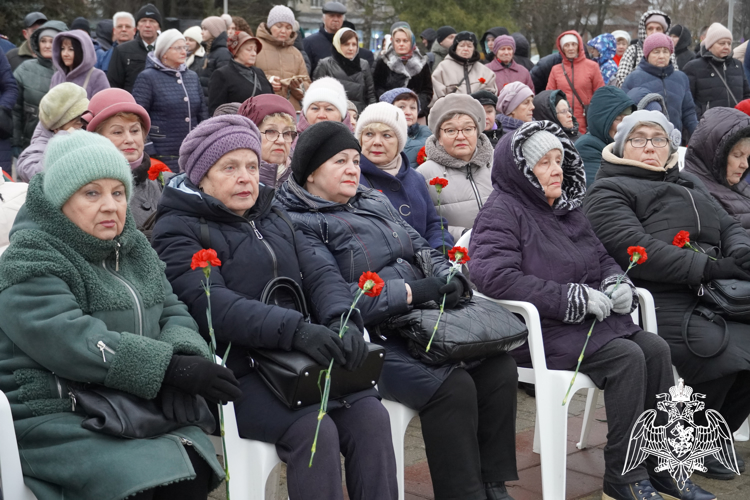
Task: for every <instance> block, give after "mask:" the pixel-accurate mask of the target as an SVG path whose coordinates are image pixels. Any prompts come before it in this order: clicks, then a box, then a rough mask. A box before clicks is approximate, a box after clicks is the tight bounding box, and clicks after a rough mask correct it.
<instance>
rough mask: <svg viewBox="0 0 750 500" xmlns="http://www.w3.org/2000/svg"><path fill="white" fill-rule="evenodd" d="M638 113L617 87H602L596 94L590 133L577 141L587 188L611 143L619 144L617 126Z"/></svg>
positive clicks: (589, 111)
mask: <svg viewBox="0 0 750 500" xmlns="http://www.w3.org/2000/svg"><path fill="white" fill-rule="evenodd" d="M635 110H636V105H635V103H634V102H633V100H632V99H630V97H628V95H627V94H626V93H625V92H623V91H622V90H620V89H619V88H617V87H612V86H606V87H600V88H598V89H597V90H596V92H594V95H593V97H591V104H589V109H588V113H587V120H588V130H586V133H585V134H583V135H582V136H581V137H580V139H578V140H577V141H576V149H577V150H578V153H580V155H581V159H582V160H583V166H584V168H585V169H586V187H589V186H590V185H591V184H593V183H594V179H595V178H596V173H597V172H598V171H599V165H600V164H601V162H602V151H603V150H604V148H605V147H606V146H607V144H611V143H613V142H615V139H614V137H615V132H617V126H618V125H619V124H620V122H621V121H622V119H623V118H625V116H627V115H629V114H631V113H632V112H633V111H635Z"/></svg>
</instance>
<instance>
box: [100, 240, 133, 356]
mask: <svg viewBox="0 0 750 500" xmlns="http://www.w3.org/2000/svg"><path fill="white" fill-rule="evenodd" d="M118 246H119V244H118ZM116 259H117V260H116V262H117V263H118V264H116V266H119V261H120V254H119V251H118V252H117V257H116ZM102 267H103V268H104V269H105V270H106V271H109V273H110V274H111V275H112V276H114V277H115V279H117V280H118V281H119V282H120V283H122V284H123V285H125V288H127V289H128V291H129V292H130V294H131V295H132V296H133V300H134V301H135V309H136V311H138V332H137V333H138V335H143V313H142V312H141V303H140V301H139V300H138V295H136V293H135V290H133V288H132V287H131V286H130V285H128V282H127V281H125V280H124V279H122V278H120V277H119V276H118V275H117V274H115V272H114V271H112V270H111V269H109V268H108V267H107V262H106V261H104V260H103V261H102ZM102 355H103V354H102Z"/></svg>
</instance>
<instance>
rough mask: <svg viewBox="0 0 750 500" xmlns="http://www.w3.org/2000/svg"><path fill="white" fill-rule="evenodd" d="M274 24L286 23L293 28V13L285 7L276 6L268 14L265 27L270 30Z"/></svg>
mask: <svg viewBox="0 0 750 500" xmlns="http://www.w3.org/2000/svg"><path fill="white" fill-rule="evenodd" d="M276 23H288V24H289V25H291V26H292V28H293V27H294V12H292V9H290V8H289V7H287V6H286V5H276V6H275V7H274V8H273V9H271V12H269V13H268V19H267V20H266V26H267V27H268V28H270V27H271V26H273V25H274V24H276Z"/></svg>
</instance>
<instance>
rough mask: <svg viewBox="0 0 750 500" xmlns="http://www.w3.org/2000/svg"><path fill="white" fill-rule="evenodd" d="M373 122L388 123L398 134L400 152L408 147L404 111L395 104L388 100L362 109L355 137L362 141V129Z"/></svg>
mask: <svg viewBox="0 0 750 500" xmlns="http://www.w3.org/2000/svg"><path fill="white" fill-rule="evenodd" d="M373 123H382V124H384V125H388V126H389V127H390V128H391V130H393V132H394V133H395V134H396V138H397V139H398V151H399V153H400V152H401V151H403V150H404V148H405V147H406V137H407V133H408V132H407V126H406V117H405V116H404V112H403V111H401V110H400V109H399V108H397V107H396V106H394V105H393V104H388V103H387V102H378V103H375V104H370V105H369V106H367V107H366V108H365V110H364V111H362V114H361V115H359V119H358V120H357V129H356V130H355V131H354V137H356V138H357V140H358V141H359V142H360V144H361V143H362V137H361V135H362V130H364V128H365V127H367V126H368V125H371V124H373Z"/></svg>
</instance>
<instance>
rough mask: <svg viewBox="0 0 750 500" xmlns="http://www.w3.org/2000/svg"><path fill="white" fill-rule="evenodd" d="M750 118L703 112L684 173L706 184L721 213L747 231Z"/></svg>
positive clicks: (733, 112)
mask: <svg viewBox="0 0 750 500" xmlns="http://www.w3.org/2000/svg"><path fill="white" fill-rule="evenodd" d="M748 156H750V116H747V115H746V114H745V113H743V112H742V111H739V110H737V109H732V108H715V109H709V110H708V111H706V114H705V115H703V119H702V120H701V122H700V124H699V125H698V128H697V129H695V133H694V134H693V136H692V137H691V138H690V143H689V144H688V150H687V154H686V155H685V171H687V172H690V173H691V174H695V175H696V176H697V177H698V178H699V179H700V180H701V181H702V182H703V184H705V185H706V188H707V189H708V191H709V192H710V193H711V195H712V196H713V197H714V198H716V201H718V202H719V203H721V206H722V207H724V210H726V211H727V212H729V214H730V215H733V216H734V218H735V219H737V220H738V221H739V222H740V224H742V227H744V228H745V229H746V230H747V231H749V232H750V184H748V183H747V182H746V181H745V179H746V178H747V174H748V172H750V170H748V168H747V163H748Z"/></svg>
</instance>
